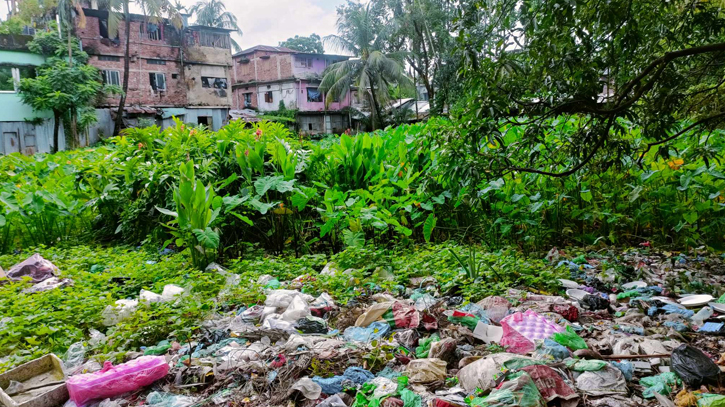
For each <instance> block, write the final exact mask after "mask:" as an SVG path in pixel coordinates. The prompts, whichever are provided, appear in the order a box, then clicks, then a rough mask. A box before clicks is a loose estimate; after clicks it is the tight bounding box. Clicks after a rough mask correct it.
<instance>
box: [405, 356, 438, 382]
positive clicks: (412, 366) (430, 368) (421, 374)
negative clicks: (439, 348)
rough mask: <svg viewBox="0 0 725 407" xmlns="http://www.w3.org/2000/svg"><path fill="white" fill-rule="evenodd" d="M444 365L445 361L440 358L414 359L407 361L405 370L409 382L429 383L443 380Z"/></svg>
mask: <svg viewBox="0 0 725 407" xmlns="http://www.w3.org/2000/svg"><path fill="white" fill-rule="evenodd" d="M446 365H447V363H446V362H445V361H444V360H440V359H434V358H429V359H415V360H411V361H410V363H408V366H406V369H405V371H406V372H407V373H408V379H409V380H410V382H411V383H431V382H435V381H439V380H440V381H442V380H445V378H446Z"/></svg>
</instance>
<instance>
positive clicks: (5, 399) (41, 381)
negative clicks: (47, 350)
mask: <svg viewBox="0 0 725 407" xmlns="http://www.w3.org/2000/svg"><path fill="white" fill-rule="evenodd" d="M65 379H66V376H65V374H64V373H63V362H61V360H60V359H58V357H57V356H55V355H52V354H51V355H46V356H43V357H41V358H39V359H35V360H33V361H30V362H28V363H25V364H22V365H20V366H18V367H16V368H15V369H12V370H10V371H7V372H5V373H3V374H0V403H2V404H3V405H5V406H6V407H53V406H57V405H60V404H62V403H64V402H65V401H66V400H68V389H67V388H66V384H65ZM11 382H17V383H18V384H19V385H15V386H14V387H16V389H17V390H20V391H23V390H24V391H23V392H21V393H17V394H12V393H15V392H11V394H8V393H9V392H8V390H9V389H8V388H9V387H11V386H10V385H11ZM3 389H5V390H3Z"/></svg>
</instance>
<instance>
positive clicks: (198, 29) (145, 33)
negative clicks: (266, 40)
mask: <svg viewBox="0 0 725 407" xmlns="http://www.w3.org/2000/svg"><path fill="white" fill-rule="evenodd" d="M83 11H84V13H85V15H86V25H85V27H79V26H77V27H76V34H77V36H78V38H79V39H80V41H81V45H82V47H83V50H84V51H86V52H87V53H88V54H89V55H90V61H89V63H90V64H92V65H94V66H96V67H98V68H99V69H101V72H102V76H103V79H104V81H105V82H106V83H108V84H112V85H118V86H122V84H123V75H124V50H125V41H126V35H127V33H126V32H125V31H126V30H125V24H123V23H121V24H120V27H119V30H118V33H117V35H116V36H115V37H113V38H112V37H111V35H110V30H109V26H108V18H109V13H108V12H107V11H106V10H99V9H92V8H84V9H83ZM231 32H232V30H227V29H220V28H211V27H202V26H188V25H187V24H184V26H183V28H181V29H177V28H176V27H174V26H173V25H172V24H171V23H170V22H169V21H166V20H162V21H161V22H158V23H152V22H151V21H149V19H148V17H146V16H143V15H137V14H132V15H131V32H130V40H131V46H130V50H131V55H130V62H129V63H130V69H129V87H128V93H127V97H126V108H125V112H124V120H125V121H126V123H127V124H128V125H131V126H132V125H138V124H139V123H140V122H142V121H143V122H144V123H145V124H148V123H152V124H157V125H159V126H161V127H168V126H170V125H171V124H172V123H173V118H174V117H176V118H178V119H180V120H182V121H184V122H186V123H193V124H204V125H206V126H207V127H209V128H210V129H212V130H218V129H220V128H221V127H222V126H223V125H224V124H225V123H226V119H227V117H228V114H229V109H230V108H231V103H232V94H231V89H229V84H230V83H231V57H232V55H231V38H230V33H231ZM119 100H120V97H111V98H107V99H106V100H104V101H103V102H102V103H101V104H100V105H99V106H98V108H99V119H101V121H103V122H104V123H109V126H107V128H106V131H109V132H112V130H113V124H112V123H113V120H114V118H115V114H116V110H117V108H118V104H119Z"/></svg>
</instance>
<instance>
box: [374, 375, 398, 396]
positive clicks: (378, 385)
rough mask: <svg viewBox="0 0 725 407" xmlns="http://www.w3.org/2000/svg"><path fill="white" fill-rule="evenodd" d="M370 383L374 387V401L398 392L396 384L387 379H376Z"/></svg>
mask: <svg viewBox="0 0 725 407" xmlns="http://www.w3.org/2000/svg"><path fill="white" fill-rule="evenodd" d="M370 383H372V384H374V385H375V391H374V392H373V397H375V398H376V399H382V398H383V397H387V396H391V395H393V394H394V393H395V392H396V391H397V390H398V383H396V382H394V381H392V380H390V379H388V378H387V377H376V378H375V379H373V380H372V381H371V382H370Z"/></svg>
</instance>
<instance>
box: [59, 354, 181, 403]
mask: <svg viewBox="0 0 725 407" xmlns="http://www.w3.org/2000/svg"><path fill="white" fill-rule="evenodd" d="M168 372H169V365H168V364H167V363H166V360H165V359H164V358H163V357H160V356H142V357H140V358H138V359H135V360H132V361H130V362H127V363H124V364H121V365H118V366H113V365H112V364H111V362H108V361H106V362H105V363H104V365H103V369H102V370H101V371H99V372H96V373H88V374H82V375H76V376H73V377H71V378H69V379H68V381H67V382H66V383H67V385H68V393H69V394H70V398H71V399H72V400H73V402H75V403H76V405H78V406H79V407H81V406H85V405H86V403H88V402H89V401H91V400H100V399H105V398H110V397H115V396H118V395H120V394H123V393H126V392H130V391H135V390H138V389H140V388H142V387H145V386H148V385H150V384H152V383H154V382H155V381H157V380H159V379H161V378H163V377H164V376H166V374H167V373H168Z"/></svg>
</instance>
